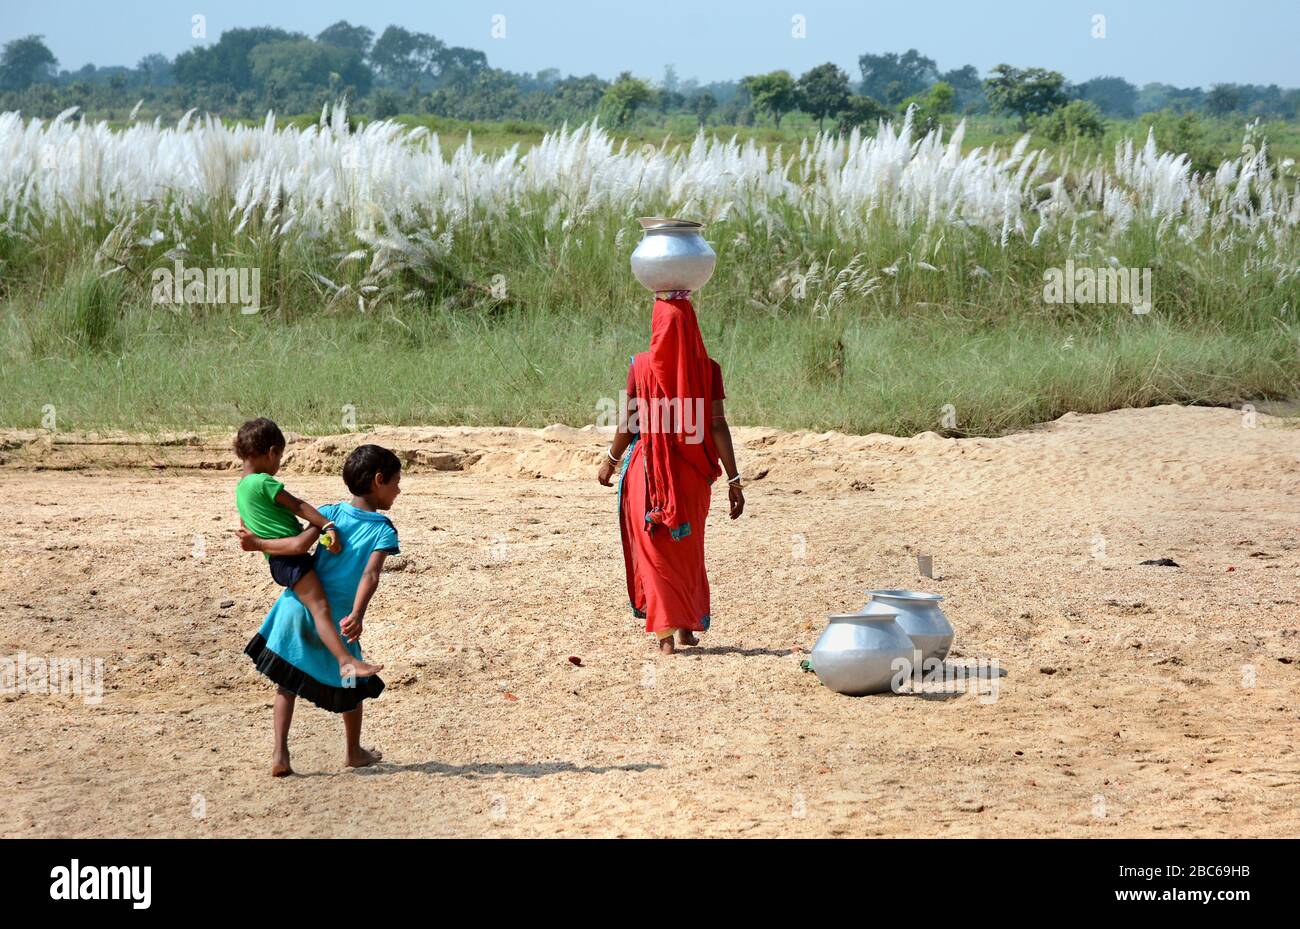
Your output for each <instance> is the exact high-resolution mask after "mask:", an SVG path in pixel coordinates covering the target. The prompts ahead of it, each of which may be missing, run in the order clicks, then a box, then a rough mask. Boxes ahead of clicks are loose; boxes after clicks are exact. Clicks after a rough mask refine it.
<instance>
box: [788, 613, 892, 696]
mask: <svg viewBox="0 0 1300 929" xmlns="http://www.w3.org/2000/svg"><path fill="white" fill-rule="evenodd" d="M899 659H902V660H904V661H907V662H908V665H907V668H909V669H910V667H911V664H910V663H911V660H912V640H911V639H909V638H908V637H907V633H906V632H904V631H903V628H902V627H901V626H900V625H899V624H898V622H897V621H896V620H895V618H894V616H893V615H892V614H891V615H886V614H885V613H884V611H877V612H876V613H875V614H873V615H870V616H864V615H863V614H861V613H834V614H832V615H831V616H830V625H828V626H827V627H826V630H825V631H824V632H823V633H822V634H821V637H820V638H818V639H817V644H816V645H814V646H813V650H812V669H813V671H814V673H816V675H817V677H818V678H820V679H821V682H822V683H823V684H825V685H826V686H827V687H829V688H830V689H831V690H834V691H838V692H839V693H842V694H847V695H849V696H851V697H860V696H862V695H864V694H877V693H883V692H884V691H887V690H890V689H892V688H891V683H892V681H893V680H894V678H895V677H896V676H897V675H899V674H903V675H904V677H905V678H908V677H910V676H911V672H910V670H908V671H900V670H899V669H898V667H897V666H896V665H895V662H896V661H898V660H899Z"/></svg>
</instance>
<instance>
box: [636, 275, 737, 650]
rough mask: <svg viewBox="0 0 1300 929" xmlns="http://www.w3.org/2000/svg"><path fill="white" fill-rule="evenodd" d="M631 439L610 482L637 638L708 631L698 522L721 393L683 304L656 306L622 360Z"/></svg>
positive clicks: (714, 471)
mask: <svg viewBox="0 0 1300 929" xmlns="http://www.w3.org/2000/svg"><path fill="white" fill-rule="evenodd" d="M627 392H628V395H629V397H634V398H635V401H634V404H635V405H634V409H633V411H632V415H633V420H634V421H633V422H632V423H631V424H630V425H631V426H632V427H633V431H634V432H635V433H636V434H637V437H636V439H635V440H634V444H633V445H632V451H631V454H630V455H629V457H628V458H627V462H626V464H625V466H624V471H623V475H622V477H621V479H620V481H619V529H620V534H621V537H622V541H623V564H624V568H625V570H626V574H627V592H628V599H629V601H630V602H631V604H632V611H633V613H634V614H635V615H636V616H638V617H644V618H645V628H646V631H647V632H654V633H656V634H658V635H661V636H662V635H664V634H670V633H671V630H673V629H688V630H691V631H694V632H702V631H704V630H707V629H708V628H709V578H708V574H707V572H706V571H705V567H704V525H705V521H706V520H707V518H708V515H709V500H710V497H711V495H712V494H711V490H710V488H711V485H712V484H713V482H714V481H715V480H716V479H717V477H718V475H719V474H721V473H722V469H721V467H719V465H718V451H717V447H716V446H715V445H714V443H713V435H712V430H711V425H712V411H713V401H714V400H721V399H723V397H724V396H725V395H724V393H723V389H722V370H721V369H720V368H719V367H718V363H717V362H715V361H713V360H712V359H711V358H709V356H708V353H707V352H706V351H705V349H704V339H703V337H702V336H701V335H700V327H699V323H698V321H697V320H696V318H695V309H694V307H692V306H691V302H690V300H686V299H678V300H656V301H655V307H654V317H653V321H652V323H651V336H650V350H649V351H647V352H642V353H640V354H639V355H637V356H636V357H635V358H633V359H632V366H631V368H630V369H629V371H628V379H627Z"/></svg>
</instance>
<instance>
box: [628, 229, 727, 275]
mask: <svg viewBox="0 0 1300 929" xmlns="http://www.w3.org/2000/svg"><path fill="white" fill-rule="evenodd" d="M638 222H639V223H641V228H642V229H644V230H645V232H644V234H643V235H642V237H641V241H640V242H639V243H638V244H637V247H636V250H635V251H633V252H632V273H633V274H634V275H636V279H637V280H638V281H640V282H641V283H642V285H644V286H645V287H646V288H647V289H649V290H651V291H653V292H655V293H662V292H664V291H674V290H689V291H695V290H699V289H700V288H701V287H703V286H704V285H705V283H707V282H708V280H709V278H711V277H712V276H713V266H714V265H716V264H717V263H718V256H717V254H716V253H715V252H714V251H713V249H712V247H710V245H709V243H708V242H705V241H704V236H702V235H701V234H700V230H701V229H703V228H704V225H703V224H702V223H695V222H690V221H689V220H684V219H664V218H663V217H660V216H644V217H642V218H641V219H639V220H638Z"/></svg>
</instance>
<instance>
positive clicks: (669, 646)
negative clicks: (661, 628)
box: [659, 635, 677, 655]
mask: <svg viewBox="0 0 1300 929" xmlns="http://www.w3.org/2000/svg"><path fill="white" fill-rule="evenodd" d="M659 654H661V655H675V654H677V649H676V648H675V647H673V637H672V636H670V635H666V636H664V637H663V638H662V639H660V640H659Z"/></svg>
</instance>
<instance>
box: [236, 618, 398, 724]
mask: <svg viewBox="0 0 1300 929" xmlns="http://www.w3.org/2000/svg"><path fill="white" fill-rule="evenodd" d="M244 654H245V655H247V656H248V657H249V658H252V659H253V664H255V665H256V666H257V670H258V671H260V672H262V673H263V674H265V675H266V676H267V677H269V678H270V679H271V680H272V681H273V682H274V683H276V684H278V685H279V686H281V687H283V688H284V689H285V690H288V691H292V692H293V693H295V694H297V695H298V696H300V697H302V698H303V699H304V700H309V701H311V702H312V703H314V704H316V705H317V706H318V707H320V708H321V709H322V710H329V711H330V712H331V713H351V712H352V711H353V710H355V709H356V708H357V707H359V706H360V705H361V701H362V700H365V699H366V698H367V697H370V698H374V697H378V696H379V695H380V694H381V693H383V692H384V682H383V681H382V680H381V679H380V678H379V675H377V674H374V675H371V676H370V677H359V678H357V682H356V686H355V687H332V686H330V685H329V684H323V683H321V682H320V681H318V680H316V678H314V677H312V676H311V675H310V674H308V673H306V672H305V671H301V670H299V669H298V668H295V667H294V666H293V665H291V664H289V662H287V661H285V660H284V659H283V658H281V657H280V656H279V655H277V654H276V653H275V652H273V651H271V650H270V649H269V648H267V647H266V639H264V638H262V634H261V633H260V632H259V633H257V634H256V635H254V636H253V638H252V639H250V640H249V642H248V645H247V646H245V647H244Z"/></svg>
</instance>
